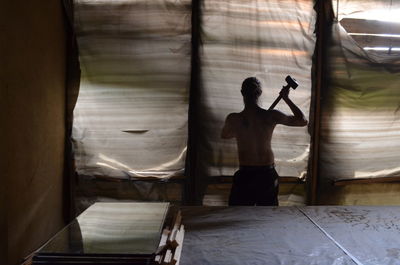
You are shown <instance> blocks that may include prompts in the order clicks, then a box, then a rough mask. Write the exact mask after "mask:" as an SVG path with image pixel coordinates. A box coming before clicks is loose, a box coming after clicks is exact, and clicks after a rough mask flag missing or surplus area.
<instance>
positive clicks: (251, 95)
mask: <svg viewBox="0 0 400 265" xmlns="http://www.w3.org/2000/svg"><path fill="white" fill-rule="evenodd" d="M241 92H242V95H243V98H244V99H245V101H247V102H248V101H254V102H255V101H257V99H258V97H259V96H260V95H261V93H262V90H261V82H260V81H259V80H258V79H257V78H255V77H248V78H246V79H245V80H244V81H243V83H242V90H241Z"/></svg>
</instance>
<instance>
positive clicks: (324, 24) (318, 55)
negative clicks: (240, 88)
mask: <svg viewBox="0 0 400 265" xmlns="http://www.w3.org/2000/svg"><path fill="white" fill-rule="evenodd" d="M315 10H316V12H317V22H316V29H315V31H316V34H317V41H316V47H315V53H314V70H313V77H314V104H313V108H314V109H313V112H312V114H313V115H312V119H313V123H312V128H311V129H312V141H311V142H312V143H311V163H310V170H309V171H310V172H311V176H310V178H309V180H308V182H309V183H308V187H309V189H308V204H309V205H315V204H317V192H318V177H319V175H318V173H319V169H318V161H319V141H320V127H321V98H322V97H321V92H322V89H323V86H324V85H325V82H326V79H325V73H326V56H327V55H326V48H327V44H328V39H329V37H330V35H329V34H330V28H331V22H332V20H333V9H332V2H331V0H329V1H326V0H317V1H316V4H315Z"/></svg>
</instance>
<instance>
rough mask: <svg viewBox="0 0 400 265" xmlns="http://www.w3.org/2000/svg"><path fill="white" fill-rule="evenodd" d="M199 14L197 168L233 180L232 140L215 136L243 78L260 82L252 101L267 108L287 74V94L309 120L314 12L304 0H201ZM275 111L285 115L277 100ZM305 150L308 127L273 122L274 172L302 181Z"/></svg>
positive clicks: (237, 106)
mask: <svg viewBox="0 0 400 265" xmlns="http://www.w3.org/2000/svg"><path fill="white" fill-rule="evenodd" d="M202 15H203V17H202V32H203V35H202V47H201V52H202V53H201V63H202V64H201V69H202V87H203V90H202V91H201V101H200V104H201V111H200V114H199V115H200V116H201V117H200V119H199V122H200V125H201V126H200V127H201V129H202V135H201V137H202V138H201V144H200V150H199V152H200V155H199V156H200V163H201V168H202V169H205V173H206V174H207V175H212V176H218V175H233V173H234V171H235V170H237V168H238V158H237V150H236V143H235V141H234V140H221V139H220V133H221V129H222V126H223V123H224V120H225V117H226V116H227V115H228V114H229V113H231V112H240V111H241V110H242V109H243V99H242V95H241V94H240V89H241V84H242V82H243V80H244V79H245V78H247V77H249V76H256V77H257V78H258V79H259V80H260V81H261V82H262V85H263V94H262V95H261V98H260V100H259V103H260V104H261V106H262V107H264V108H269V106H270V105H271V103H272V102H273V101H274V100H275V99H276V97H277V96H278V95H279V91H280V89H282V86H283V85H285V84H286V82H285V77H286V76H287V75H291V76H292V77H293V78H295V79H296V80H297V81H298V82H299V84H300V85H299V87H298V88H297V89H296V90H295V91H292V92H291V94H290V97H291V98H292V100H293V101H294V103H295V104H297V105H298V106H299V108H300V109H301V110H302V111H303V112H304V114H305V115H306V117H308V116H309V109H310V97H311V66H312V54H313V52H314V48H315V35H314V27H315V20H316V13H315V12H314V10H313V1H308V0H302V1H292V0H285V1H282V0H273V1H257V0H249V1H243V0H232V1H231V0H230V1H226V0H205V1H204V5H203V10H202ZM276 109H279V110H281V111H283V112H285V113H288V114H290V113H291V112H290V109H289V108H288V107H287V106H286V104H285V103H284V102H281V103H279V104H278V105H277V107H276ZM309 146H310V136H309V134H308V131H307V127H300V128H299V127H285V126H282V125H278V126H277V127H276V129H275V132H274V135H273V139H272V148H273V151H274V154H275V159H276V165H277V171H278V173H279V174H280V175H281V176H295V177H302V176H305V174H306V172H307V164H308V157H309Z"/></svg>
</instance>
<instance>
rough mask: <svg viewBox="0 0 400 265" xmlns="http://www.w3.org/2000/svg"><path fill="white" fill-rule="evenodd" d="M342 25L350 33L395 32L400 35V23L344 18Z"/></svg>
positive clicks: (341, 21) (394, 33)
mask: <svg viewBox="0 0 400 265" xmlns="http://www.w3.org/2000/svg"><path fill="white" fill-rule="evenodd" d="M340 25H342V26H343V27H344V29H345V30H346V31H347V32H348V33H369V34H393V35H400V23H395V22H386V21H379V20H367V19H356V18H343V19H342V20H340Z"/></svg>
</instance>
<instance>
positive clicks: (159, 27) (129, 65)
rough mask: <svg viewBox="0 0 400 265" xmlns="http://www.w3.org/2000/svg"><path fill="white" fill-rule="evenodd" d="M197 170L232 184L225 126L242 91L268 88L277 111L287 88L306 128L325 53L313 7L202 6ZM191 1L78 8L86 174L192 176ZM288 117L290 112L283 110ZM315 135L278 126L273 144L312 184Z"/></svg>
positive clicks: (283, 164) (238, 2)
mask: <svg viewBox="0 0 400 265" xmlns="http://www.w3.org/2000/svg"><path fill="white" fill-rule="evenodd" d="M201 13H202V17H201V20H202V24H201V26H202V36H201V39H202V45H201V46H200V50H201V52H200V60H201V69H202V76H201V93H200V95H201V98H199V99H197V100H200V106H201V108H200V113H199V116H200V117H201V118H200V120H199V121H198V122H199V124H200V129H201V132H199V134H200V135H201V137H200V148H199V157H200V163H199V165H198V168H199V170H202V172H205V175H208V176H209V175H232V174H233V172H234V170H235V169H236V168H237V165H238V161H237V151H236V145H235V143H234V141H226V140H221V139H220V138H219V135H220V131H221V128H222V125H223V121H224V119H225V117H226V115H227V114H228V113H230V112H235V111H236V112H237V111H240V110H241V109H242V107H243V104H242V98H241V95H240V85H241V83H242V81H243V79H244V78H246V77H248V76H256V77H258V78H259V79H260V80H261V82H262V84H263V88H264V93H263V95H262V97H261V101H260V102H261V105H262V106H263V107H264V108H268V107H269V105H270V104H271V103H272V101H273V100H274V99H275V98H276V97H277V96H278V93H279V91H280V89H281V88H282V86H283V85H285V81H284V79H285V77H286V76H287V75H291V76H292V77H293V78H295V79H297V81H298V82H299V84H300V85H299V87H298V88H297V90H296V91H293V92H292V93H291V98H292V99H293V101H294V102H295V103H296V104H297V105H298V106H299V107H300V108H301V109H302V110H303V112H304V113H305V115H306V116H307V117H308V113H309V108H310V95H311V65H312V60H311V57H312V54H313V51H314V45H315V36H314V26H315V18H316V15H315V12H314V10H313V1H312V0H284V1H282V0H279V1H278V0H274V1H260V0H249V1H243V0H230V1H221V0H205V1H203V2H202V12H201ZM190 14H191V2H190V1H188V0H185V1H172V0H152V1H144V0H119V1H105V0H102V1H95V0H76V1H75V28H76V31H77V39H78V45H79V54H80V61H81V67H82V80H81V86H80V94H79V98H78V102H77V105H76V108H75V112H74V129H73V140H74V147H75V159H76V167H77V171H78V174H80V175H91V176H93V175H102V176H109V177H117V178H129V177H138V176H139V177H140V176H145V177H146V176H151V177H154V176H156V177H170V176H174V175H182V173H183V168H184V161H185V152H186V140H187V108H188V89H189V78H190V37H191V32H190V27H191V24H190ZM277 108H278V109H280V110H282V111H284V112H287V113H290V110H289V108H288V107H287V106H285V104H284V103H281V104H279V105H278V106H277ZM309 142H310V137H309V133H308V131H307V128H306V127H304V128H289V127H284V126H278V127H277V128H276V132H275V134H274V137H273V149H274V152H275V156H276V160H277V168H278V171H279V173H280V174H281V175H285V176H297V177H301V176H305V174H306V171H307V163H308V154H309Z"/></svg>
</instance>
